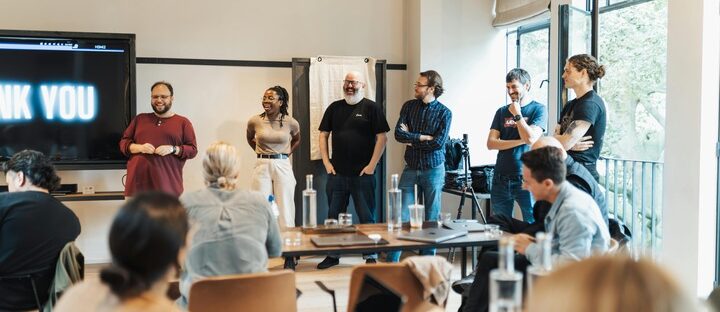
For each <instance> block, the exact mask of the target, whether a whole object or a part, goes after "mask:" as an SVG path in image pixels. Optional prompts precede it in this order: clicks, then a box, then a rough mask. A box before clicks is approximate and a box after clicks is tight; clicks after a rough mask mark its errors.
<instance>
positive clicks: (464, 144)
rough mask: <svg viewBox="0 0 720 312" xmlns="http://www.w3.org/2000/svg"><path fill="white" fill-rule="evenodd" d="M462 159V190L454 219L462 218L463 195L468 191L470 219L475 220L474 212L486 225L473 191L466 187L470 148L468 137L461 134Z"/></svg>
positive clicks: (483, 214) (470, 187) (470, 186)
mask: <svg viewBox="0 0 720 312" xmlns="http://www.w3.org/2000/svg"><path fill="white" fill-rule="evenodd" d="M462 158H463V168H464V171H465V172H464V175H463V179H462V188H460V191H461V192H462V195H460V204H459V205H458V209H457V217H455V219H460V218H462V210H463V206H465V197H466V196H465V194H467V192H468V191H470V194H471V196H472V197H471V199H470V200H471V201H472V209H473V211H472V218H473V220H474V219H475V218H476V212H478V213H480V218H481V219H482V222H483V223H487V219H485V213H483V211H482V209H480V203H479V202H478V199H477V196H476V195H475V190H473V188H472V185H468V182H467V180H468V179H467V178H468V168H470V148H469V147H468V135H467V133H465V134H463V139H462Z"/></svg>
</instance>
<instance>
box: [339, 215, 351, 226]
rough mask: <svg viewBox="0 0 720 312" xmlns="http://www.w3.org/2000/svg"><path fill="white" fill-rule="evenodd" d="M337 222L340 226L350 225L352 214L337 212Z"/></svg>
mask: <svg viewBox="0 0 720 312" xmlns="http://www.w3.org/2000/svg"><path fill="white" fill-rule="evenodd" d="M338 223H339V224H340V226H351V225H352V224H353V222H352V214H351V213H340V214H338Z"/></svg>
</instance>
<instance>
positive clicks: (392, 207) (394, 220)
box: [385, 173, 402, 232]
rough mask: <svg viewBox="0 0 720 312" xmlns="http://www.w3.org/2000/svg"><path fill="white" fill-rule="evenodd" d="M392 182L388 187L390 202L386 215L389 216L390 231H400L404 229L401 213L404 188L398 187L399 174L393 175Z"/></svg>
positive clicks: (388, 225) (388, 226)
mask: <svg viewBox="0 0 720 312" xmlns="http://www.w3.org/2000/svg"><path fill="white" fill-rule="evenodd" d="M391 179H392V184H391V186H390V188H388V203H387V211H385V216H386V218H387V228H388V231H390V232H392V231H400V229H402V220H401V219H400V213H401V209H402V190H401V189H400V188H398V180H399V177H398V174H397V173H396V174H393V175H392V178H391Z"/></svg>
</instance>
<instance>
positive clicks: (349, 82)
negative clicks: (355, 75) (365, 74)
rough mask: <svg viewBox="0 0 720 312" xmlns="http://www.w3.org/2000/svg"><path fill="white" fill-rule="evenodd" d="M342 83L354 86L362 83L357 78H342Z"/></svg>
mask: <svg viewBox="0 0 720 312" xmlns="http://www.w3.org/2000/svg"><path fill="white" fill-rule="evenodd" d="M343 83H344V84H346V85H353V86H354V87H357V86H359V85H361V84H362V81H357V80H343Z"/></svg>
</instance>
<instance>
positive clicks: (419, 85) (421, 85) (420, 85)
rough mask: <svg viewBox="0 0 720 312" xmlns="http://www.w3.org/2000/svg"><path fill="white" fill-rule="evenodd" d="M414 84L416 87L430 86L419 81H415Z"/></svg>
mask: <svg viewBox="0 0 720 312" xmlns="http://www.w3.org/2000/svg"><path fill="white" fill-rule="evenodd" d="M412 85H413V87H415V88H418V87H420V88H422V87H427V86H429V85H426V84H419V83H417V82H416V83H413V84H412Z"/></svg>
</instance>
